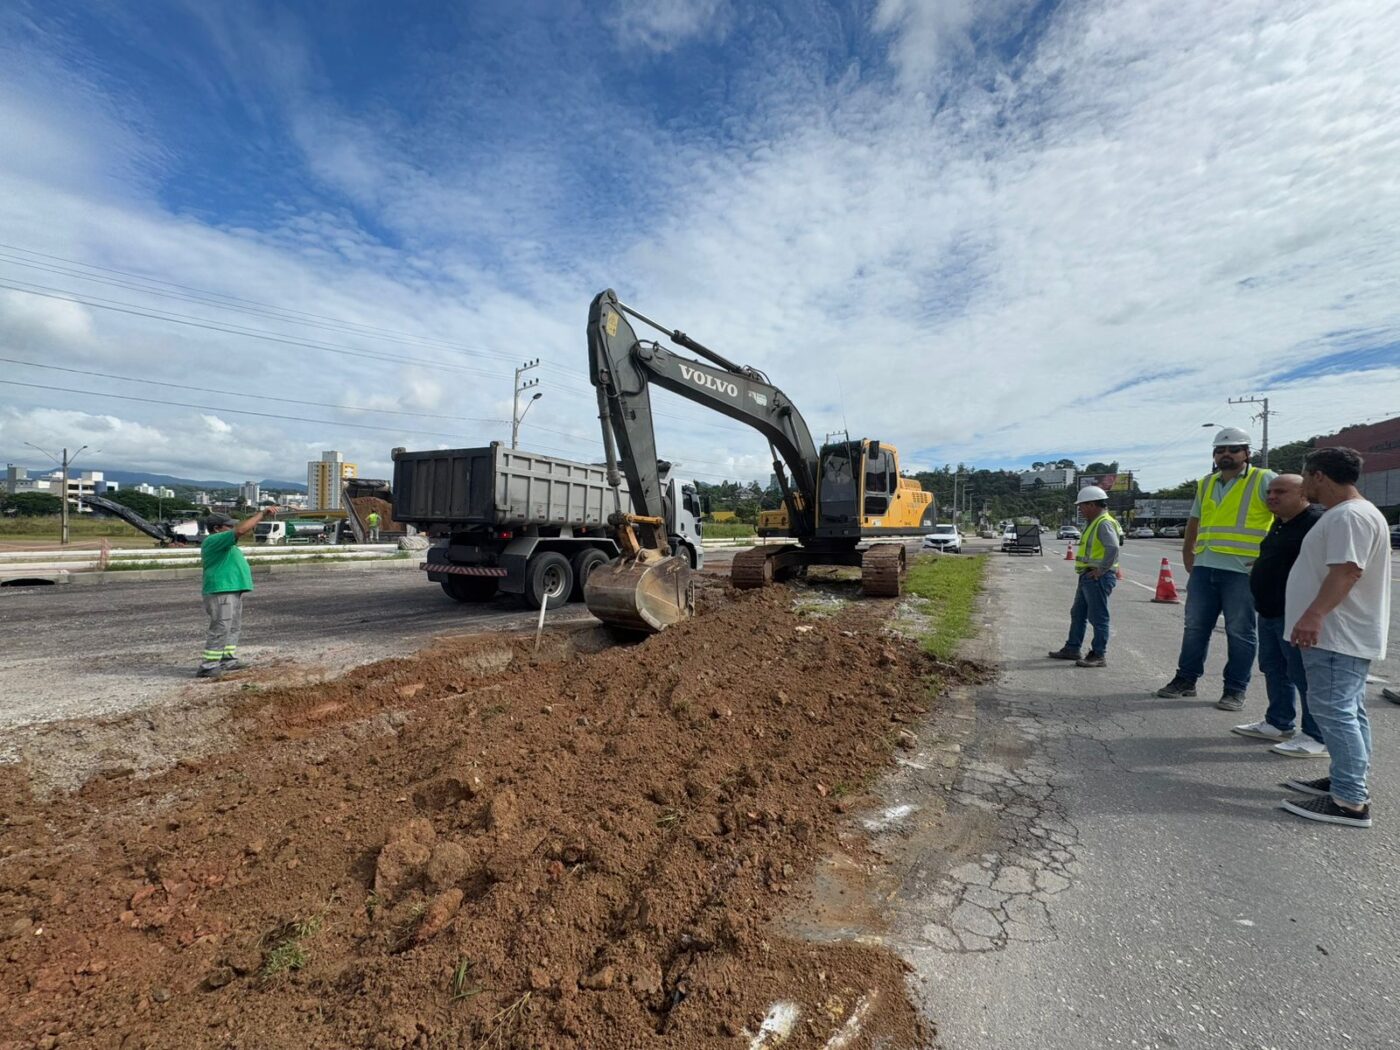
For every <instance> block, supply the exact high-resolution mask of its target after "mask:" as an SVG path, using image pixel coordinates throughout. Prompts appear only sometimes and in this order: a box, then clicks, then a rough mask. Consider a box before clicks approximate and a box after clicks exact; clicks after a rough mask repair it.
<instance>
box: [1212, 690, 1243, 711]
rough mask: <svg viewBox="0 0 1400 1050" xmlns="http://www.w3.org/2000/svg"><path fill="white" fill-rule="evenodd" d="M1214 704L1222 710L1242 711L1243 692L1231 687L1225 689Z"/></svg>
mask: <svg viewBox="0 0 1400 1050" xmlns="http://www.w3.org/2000/svg"><path fill="white" fill-rule="evenodd" d="M1215 706H1216V707H1218V708H1220V710H1222V711H1243V710H1244V694H1243V693H1237V692H1235V691H1234V690H1233V689H1226V690H1225V692H1223V693H1221V694H1220V699H1219V700H1217V701H1216V702H1215Z"/></svg>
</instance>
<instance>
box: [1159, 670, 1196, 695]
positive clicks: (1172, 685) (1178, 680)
mask: <svg viewBox="0 0 1400 1050" xmlns="http://www.w3.org/2000/svg"><path fill="white" fill-rule="evenodd" d="M1157 695H1158V696H1160V697H1163V698H1165V699H1167V700H1175V699H1176V698H1177V697H1179V696H1195V695H1196V683H1195V682H1188V681H1187V680H1186V679H1185V678H1182V677H1181V675H1177V676H1176V677H1175V678H1173V679H1172V680H1171V681H1170V682H1168V683H1167V684H1166V685H1164V686H1162V688H1161V689H1158V690H1157Z"/></svg>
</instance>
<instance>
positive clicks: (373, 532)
mask: <svg viewBox="0 0 1400 1050" xmlns="http://www.w3.org/2000/svg"><path fill="white" fill-rule="evenodd" d="M365 524H366V525H368V526H369V542H370V543H378V542H379V512H378V511H377V510H372V511H370V512H369V514H368V515H366V516H365Z"/></svg>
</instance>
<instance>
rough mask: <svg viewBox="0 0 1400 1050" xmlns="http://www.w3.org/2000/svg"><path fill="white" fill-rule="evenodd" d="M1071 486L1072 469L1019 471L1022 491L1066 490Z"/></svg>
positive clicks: (1054, 468) (1052, 468)
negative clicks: (1039, 489)
mask: <svg viewBox="0 0 1400 1050" xmlns="http://www.w3.org/2000/svg"><path fill="white" fill-rule="evenodd" d="M1037 482H1039V484H1037ZM1073 484H1074V468H1073V467H1046V468H1045V469H1044V470H1023V471H1021V488H1023V489H1034V488H1041V489H1067V488H1069V487H1070V486H1071V485H1073Z"/></svg>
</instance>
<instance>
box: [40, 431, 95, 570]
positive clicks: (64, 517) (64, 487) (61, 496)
mask: <svg viewBox="0 0 1400 1050" xmlns="http://www.w3.org/2000/svg"><path fill="white" fill-rule="evenodd" d="M25 444H26V445H28V446H29V447H30V448H32V449H37V450H38V451H40V452H42V453H43V454H44V455H46V456H48V457H49V459H51V460H53V461H54V462H55V463H57V464H59V470H60V472H61V473H62V476H61V477H60V478H59V481H58V502H59V510H58V513H59V532H58V542H59V543H62V544H64V545H67V543H68V467H69V465H70V464H71V463H72V462H73V460H75V459H77V458H78V456H79V455H81V454H82V452H83V450H84V449H86V448H87V446H86V445H83V446H82V448H79V449H78V451H77V452H74V453H73V455H72V457H71V458H70V457H69V455H68V450H67V449H66V448H65V449H64V450H63V458H62V459H59V457H58V456H55V455H54V454H53V453H52V452H50V451H48V450H47V449H42V448H39V446H38V445H36V444H34V443H33V442H31V441H26V442H25ZM98 451H101V450H100V449H99V450H98ZM78 491H79V493H80V494H81V492H82V487H81V486H79V488H78Z"/></svg>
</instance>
